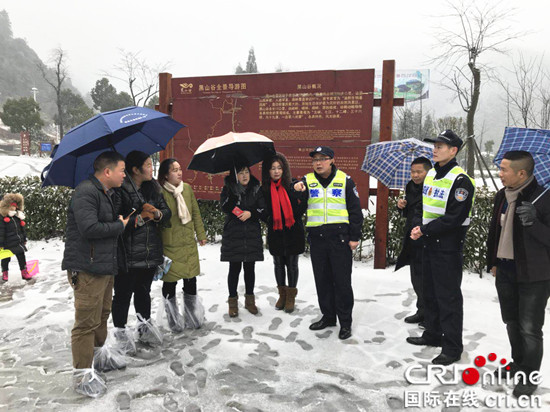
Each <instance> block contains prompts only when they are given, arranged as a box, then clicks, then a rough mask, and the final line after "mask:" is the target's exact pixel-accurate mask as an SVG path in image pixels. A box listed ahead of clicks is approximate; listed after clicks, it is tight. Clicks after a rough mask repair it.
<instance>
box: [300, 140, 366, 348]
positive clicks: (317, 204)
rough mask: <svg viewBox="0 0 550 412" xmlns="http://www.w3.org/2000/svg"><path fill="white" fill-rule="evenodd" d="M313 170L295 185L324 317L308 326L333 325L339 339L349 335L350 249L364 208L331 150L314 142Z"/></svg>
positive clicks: (346, 337) (356, 237)
mask: <svg viewBox="0 0 550 412" xmlns="http://www.w3.org/2000/svg"><path fill="white" fill-rule="evenodd" d="M309 155H310V156H311V157H312V162H313V172H312V173H308V174H307V175H306V176H304V177H303V178H302V180H301V181H299V182H298V183H296V184H295V185H294V190H295V191H297V192H302V194H303V195H302V196H303V199H302V201H307V203H308V209H307V224H306V229H307V231H308V239H309V244H310V254H311V264H312V266H313V274H314V276H315V287H316V288H317V297H318V299H319V307H320V309H321V313H322V314H323V317H322V318H321V320H319V321H317V322H314V323H312V324H311V325H310V326H309V328H310V329H311V330H321V329H325V328H326V327H328V326H336V317H338V321H339V322H340V332H339V334H338V337H339V338H340V339H348V338H349V337H350V336H351V322H352V316H351V314H352V310H353V289H352V287H351V270H352V263H353V262H352V259H353V256H352V254H353V251H354V250H355V249H356V248H357V246H358V244H359V239H360V238H361V227H362V225H363V212H362V210H361V204H360V202H359V193H358V192H357V188H356V187H355V183H354V182H353V180H352V179H351V178H350V177H349V176H347V175H346V174H345V173H344V172H342V171H341V170H339V169H337V168H336V166H335V165H334V151H333V150H332V149H331V148H330V147H327V146H319V147H317V148H316V149H315V150H313V151H312V152H311V153H310V154H309Z"/></svg>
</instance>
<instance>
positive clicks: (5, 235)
mask: <svg viewBox="0 0 550 412" xmlns="http://www.w3.org/2000/svg"><path fill="white" fill-rule="evenodd" d="M0 219H1V220H0V248H4V249H9V250H10V251H11V253H13V254H14V255H19V254H21V253H24V252H25V250H27V248H26V247H25V243H26V242H27V236H26V233H25V227H24V226H22V225H21V219H19V218H18V217H17V216H0ZM23 224H24V223H23Z"/></svg>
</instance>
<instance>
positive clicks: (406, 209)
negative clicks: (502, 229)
mask: <svg viewBox="0 0 550 412" xmlns="http://www.w3.org/2000/svg"><path fill="white" fill-rule="evenodd" d="M431 168H432V162H430V160H429V159H427V158H425V157H418V158H416V159H414V160H413V162H412V163H411V180H410V181H409V182H408V183H407V186H406V187H405V199H399V200H398V201H397V207H398V209H399V211H400V213H401V216H403V217H404V218H406V219H407V220H406V222H405V230H404V237H403V247H402V249H401V253H400V254H399V257H398V258H397V263H396V265H395V270H399V269H400V268H402V267H403V266H406V265H409V266H410V269H411V283H412V286H413V289H414V292H415V293H416V313H414V314H413V315H410V316H407V317H406V318H405V319H404V320H405V322H406V323H419V324H420V327H423V326H424V323H423V322H424V293H423V290H424V289H423V287H422V240H421V239H418V240H412V239H411V230H412V229H413V227H415V226H417V225H418V224H420V222H419V221H417V220H418V219H415V217H417V215H416V214H415V211H416V210H417V208H418V207H422V186H423V184H424V178H425V177H426V174H427V173H428V171H429V170H430V169H431Z"/></svg>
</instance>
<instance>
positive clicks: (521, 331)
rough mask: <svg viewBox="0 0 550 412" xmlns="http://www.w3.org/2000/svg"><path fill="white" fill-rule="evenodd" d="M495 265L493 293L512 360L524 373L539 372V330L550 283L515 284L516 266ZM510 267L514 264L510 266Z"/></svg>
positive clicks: (540, 346) (541, 349)
mask: <svg viewBox="0 0 550 412" xmlns="http://www.w3.org/2000/svg"><path fill="white" fill-rule="evenodd" d="M509 263H510V262H500V263H499V264H498V265H497V273H496V282H495V284H496V289H497V293H498V300H499V302H500V313H501V315H502V320H503V322H504V323H505V324H506V331H507V332H508V339H509V340H510V346H511V347H512V359H513V360H514V363H516V364H517V365H518V366H519V367H520V368H521V369H522V370H523V371H524V372H526V373H531V372H532V371H538V370H539V369H540V365H541V363H542V352H543V340H542V327H543V325H544V315H545V311H546V302H547V301H548V297H549V296H550V280H543V281H539V282H530V283H521V282H516V270H515V265H513V264H512V265H510V264H509ZM512 263H513V262H512Z"/></svg>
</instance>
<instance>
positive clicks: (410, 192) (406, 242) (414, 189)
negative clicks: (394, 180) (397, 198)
mask: <svg viewBox="0 0 550 412" xmlns="http://www.w3.org/2000/svg"><path fill="white" fill-rule="evenodd" d="M422 187H423V185H422V184H418V185H417V184H416V183H414V182H413V181H412V180H410V181H409V183H407V186H406V187H405V200H406V201H407V205H406V206H405V207H404V208H403V209H401V210H400V211H399V213H400V214H401V216H402V217H404V218H406V219H407V220H406V221H405V228H404V234H403V245H402V249H401V253H400V254H399V256H398V258H397V263H396V265H395V270H399V269H401V268H402V267H403V266H406V265H409V264H410V262H411V260H410V259H411V252H412V249H413V248H419V247H421V246H422V238H420V239H417V240H412V239H411V230H412V229H413V228H414V227H415V226H418V225H420V224H421V222H422V220H418V215H415V212H416V210H417V209H418V207H419V205H420V207H422Z"/></svg>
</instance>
